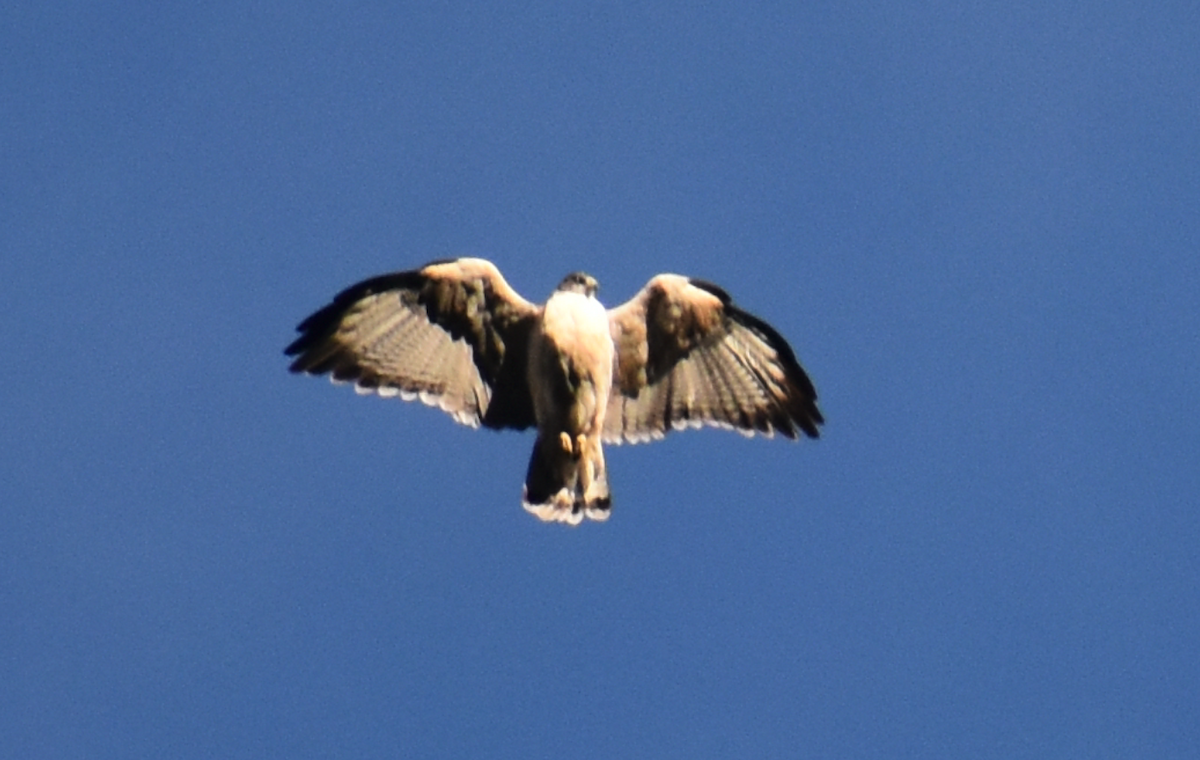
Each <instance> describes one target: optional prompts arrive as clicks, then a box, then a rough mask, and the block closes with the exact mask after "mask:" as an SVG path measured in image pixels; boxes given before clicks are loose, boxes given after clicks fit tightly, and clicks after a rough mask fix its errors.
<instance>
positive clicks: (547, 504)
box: [522, 433, 612, 525]
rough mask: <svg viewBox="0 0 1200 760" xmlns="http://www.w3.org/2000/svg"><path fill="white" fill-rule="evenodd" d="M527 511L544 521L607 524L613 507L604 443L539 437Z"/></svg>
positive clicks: (527, 480)
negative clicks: (600, 522)
mask: <svg viewBox="0 0 1200 760" xmlns="http://www.w3.org/2000/svg"><path fill="white" fill-rule="evenodd" d="M522 501H523V503H524V506H525V509H526V510H528V511H529V512H530V513H532V514H533V515H534V516H536V517H537V518H538V519H540V520H545V521H547V522H563V523H567V524H568V525H578V524H579V523H581V522H583V518H585V517H586V518H588V519H589V520H607V519H608V515H609V511H610V509H611V507H612V497H611V496H610V494H609V491H608V473H607V471H606V470H605V467H604V451H603V450H602V449H601V448H600V440H599V438H596V439H594V440H593V439H588V438H586V437H584V436H580V437H579V438H578V439H575V440H571V438H570V436H568V435H567V434H565V433H564V434H562V435H561V436H559V437H557V438H550V437H547V438H543V437H542V436H541V435H540V434H539V435H538V439H537V443H535V444H534V445H533V454H532V455H531V456H530V457H529V472H528V473H527V474H526V475H525V495H524V498H523V500H522Z"/></svg>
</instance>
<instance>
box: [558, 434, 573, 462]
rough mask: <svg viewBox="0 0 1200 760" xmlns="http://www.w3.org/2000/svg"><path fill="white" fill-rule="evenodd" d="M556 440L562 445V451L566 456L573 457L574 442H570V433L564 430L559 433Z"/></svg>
mask: <svg viewBox="0 0 1200 760" xmlns="http://www.w3.org/2000/svg"><path fill="white" fill-rule="evenodd" d="M558 440H559V441H560V442H561V443H562V447H563V451H565V452H567V453H568V454H570V455H572V456H574V455H575V450H574V448H573V446H574V442H573V441H572V440H571V434H570V433H568V432H567V431H565V430H564V431H562V432H561V433H559V434H558Z"/></svg>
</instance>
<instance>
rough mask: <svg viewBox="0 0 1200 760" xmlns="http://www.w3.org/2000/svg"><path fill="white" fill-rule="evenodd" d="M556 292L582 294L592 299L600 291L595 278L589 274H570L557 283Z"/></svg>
mask: <svg viewBox="0 0 1200 760" xmlns="http://www.w3.org/2000/svg"><path fill="white" fill-rule="evenodd" d="M557 290H562V291H565V292H567V293H582V294H583V295H585V296H590V297H592V298H594V297H595V296H596V293H597V292H599V290H600V283H598V282H596V278H595V277H592V276H591V275H590V274H584V273H583V272H571V273H570V274H569V275H567V276H566V277H564V278H563V281H562V282H560V283H558V288H557Z"/></svg>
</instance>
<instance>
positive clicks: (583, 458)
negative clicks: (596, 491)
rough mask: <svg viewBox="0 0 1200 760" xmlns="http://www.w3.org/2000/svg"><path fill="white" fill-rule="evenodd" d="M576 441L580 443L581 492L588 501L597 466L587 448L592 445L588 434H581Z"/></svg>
mask: <svg viewBox="0 0 1200 760" xmlns="http://www.w3.org/2000/svg"><path fill="white" fill-rule="evenodd" d="M575 442H576V443H577V444H579V459H580V461H579V492H580V493H581V494H583V498H584V500H585V501H586V500H587V498H588V492H589V491H591V490H592V482H593V481H594V480H595V479H596V468H595V465H594V464H593V462H592V457H591V456H589V455H588V451H587V449H588V448H590V447H589V446H588V438H587V436H586V435H583V434H580V435H579V437H578V438H576V439H575Z"/></svg>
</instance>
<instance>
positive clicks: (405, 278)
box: [285, 258, 824, 525]
mask: <svg viewBox="0 0 1200 760" xmlns="http://www.w3.org/2000/svg"><path fill="white" fill-rule="evenodd" d="M597 289H598V285H597V283H596V280H595V279H594V278H592V277H591V276H589V275H586V274H583V273H582V272H575V273H572V274H569V275H567V276H566V278H564V279H563V281H562V282H561V283H559V285H558V287H557V288H556V289H555V291H554V293H553V294H551V296H550V298H549V299H548V300H547V301H546V303H545V304H544V305H541V306H539V305H537V304H533V303H530V302H529V301H526V300H525V299H524V298H522V297H521V296H520V295H518V294H517V292H516V291H515V290H513V289H512V288H511V287H510V286H509V284H508V283H507V282H505V280H504V278H503V277H501V275H500V271H499V270H498V269H497V268H496V267H495V265H493V264H492V263H491V262H489V261H485V260H483V259H475V258H460V259H453V260H442V261H435V262H433V263H431V264H427V265H426V266H424V267H421V268H420V269H415V270H411V271H407V272H397V273H394V274H386V275H382V276H380V277H373V278H371V279H368V280H364V281H362V282H360V283H358V284H356V285H352V286H351V287H349V288H347V289H346V290H343V291H342V292H341V293H339V294H338V295H337V296H335V297H334V299H333V302H332V303H330V304H329V305H327V306H325V307H324V308H323V309H321V310H319V311H317V312H316V313H314V314H312V315H311V316H310V317H308V318H307V319H305V320H304V321H303V322H301V323H300V326H299V327H298V328H296V329H297V331H298V332H299V333H300V337H298V338H297V339H296V340H295V341H294V342H293V343H292V344H291V345H290V346H288V347H287V349H286V350H285V353H286V354H287V355H288V356H294V357H296V358H295V360H294V361H293V363H292V365H291V371H292V372H305V373H309V374H313V375H324V374H329V375H331V376H332V379H333V381H334V382H347V381H353V382H354V384H355V390H357V391H359V392H360V393H376V394H378V395H380V396H399V397H400V398H403V399H420V400H421V401H422V402H424V403H426V404H429V405H431V406H436V407H438V408H440V409H442V410H444V411H446V412H447V413H449V414H450V415H451V416H452V417H454V419H455V420H456V421H458V422H460V423H462V424H465V425H471V426H472V427H478V426H479V425H483V426H484V427H487V428H493V429H503V428H515V429H518V430H523V429H525V428H529V427H536V428H537V441H536V443H534V446H533V454H532V456H531V457H530V459H529V469H528V471H527V474H526V477H525V489H524V498H523V504H524V506H525V509H527V510H528V511H529V512H531V513H533V514H534V515H536V516H537V517H539V518H540V519H542V520H545V521H556V522H564V523H568V524H571V525H578V524H579V523H580V522H581V521H582V520H583V519H584V518H585V517H587V518H589V519H592V520H605V519H607V518H608V516H609V513H610V508H611V497H610V494H609V487H608V472H607V469H606V468H605V464H604V451H603V449H602V444H603V443H638V442H643V441H650V440H656V439H659V438H662V437H663V436H664V435H665V434H666V433H668V432H670V431H672V430H681V429H684V428H689V427H690V428H697V427H700V426H702V425H713V426H717V427H724V428H730V429H734V430H738V431H739V432H741V433H743V434H744V435H747V436H750V435H754V434H756V433H758V434H762V435H765V436H771V435H773V434H774V433H776V432H778V433H781V434H783V435H784V436H786V437H788V438H793V439H794V438H796V437H797V433H798V432H803V433H804V434H805V435H807V436H809V437H810V438H816V437H817V434H818V433H817V426H818V425H820V424H822V423H823V422H824V419H823V418H822V416H821V412H820V411H819V410H818V409H817V404H816V401H817V393H816V390H815V389H814V388H813V384H812V382H811V381H810V380H809V379H808V375H806V374H805V372H804V370H803V369H801V367H800V364H799V362H797V361H796V356H795V354H794V353H793V352H792V349H791V347H790V346H788V344H787V342H786V341H785V340H784V339H783V338H782V337H781V336H780V334H779V333H778V332H776V331H775V329H774V328H772V327H771V326H770V325H768V324H767V323H766V322H763V321H762V320H760V319H758V318H757V317H755V316H752V315H751V314H748V313H746V312H745V311H742V310H741V309H739V308H738V307H737V306H735V305H734V304H733V301H732V300H731V299H730V297H729V295H728V294H727V293H726V292H725V291H724V290H722V289H721V288H719V287H717V286H716V285H713V284H711V283H708V282H704V281H702V280H696V279H691V278H688V277H683V276H680V275H675V274H660V275H657V276H655V277H654V278H652V279H651V280H650V282H648V283H647V284H646V286H645V287H644V288H642V290H641V291H640V292H639V293H638V294H637V295H635V296H634V297H633V298H632V299H631V300H630V301H628V302H626V303H625V304H622V305H621V306H618V307H616V308H613V309H609V310H607V311H606V310H605V308H604V307H603V306H602V305H601V304H600V302H599V301H598V300H596V292H597Z"/></svg>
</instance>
